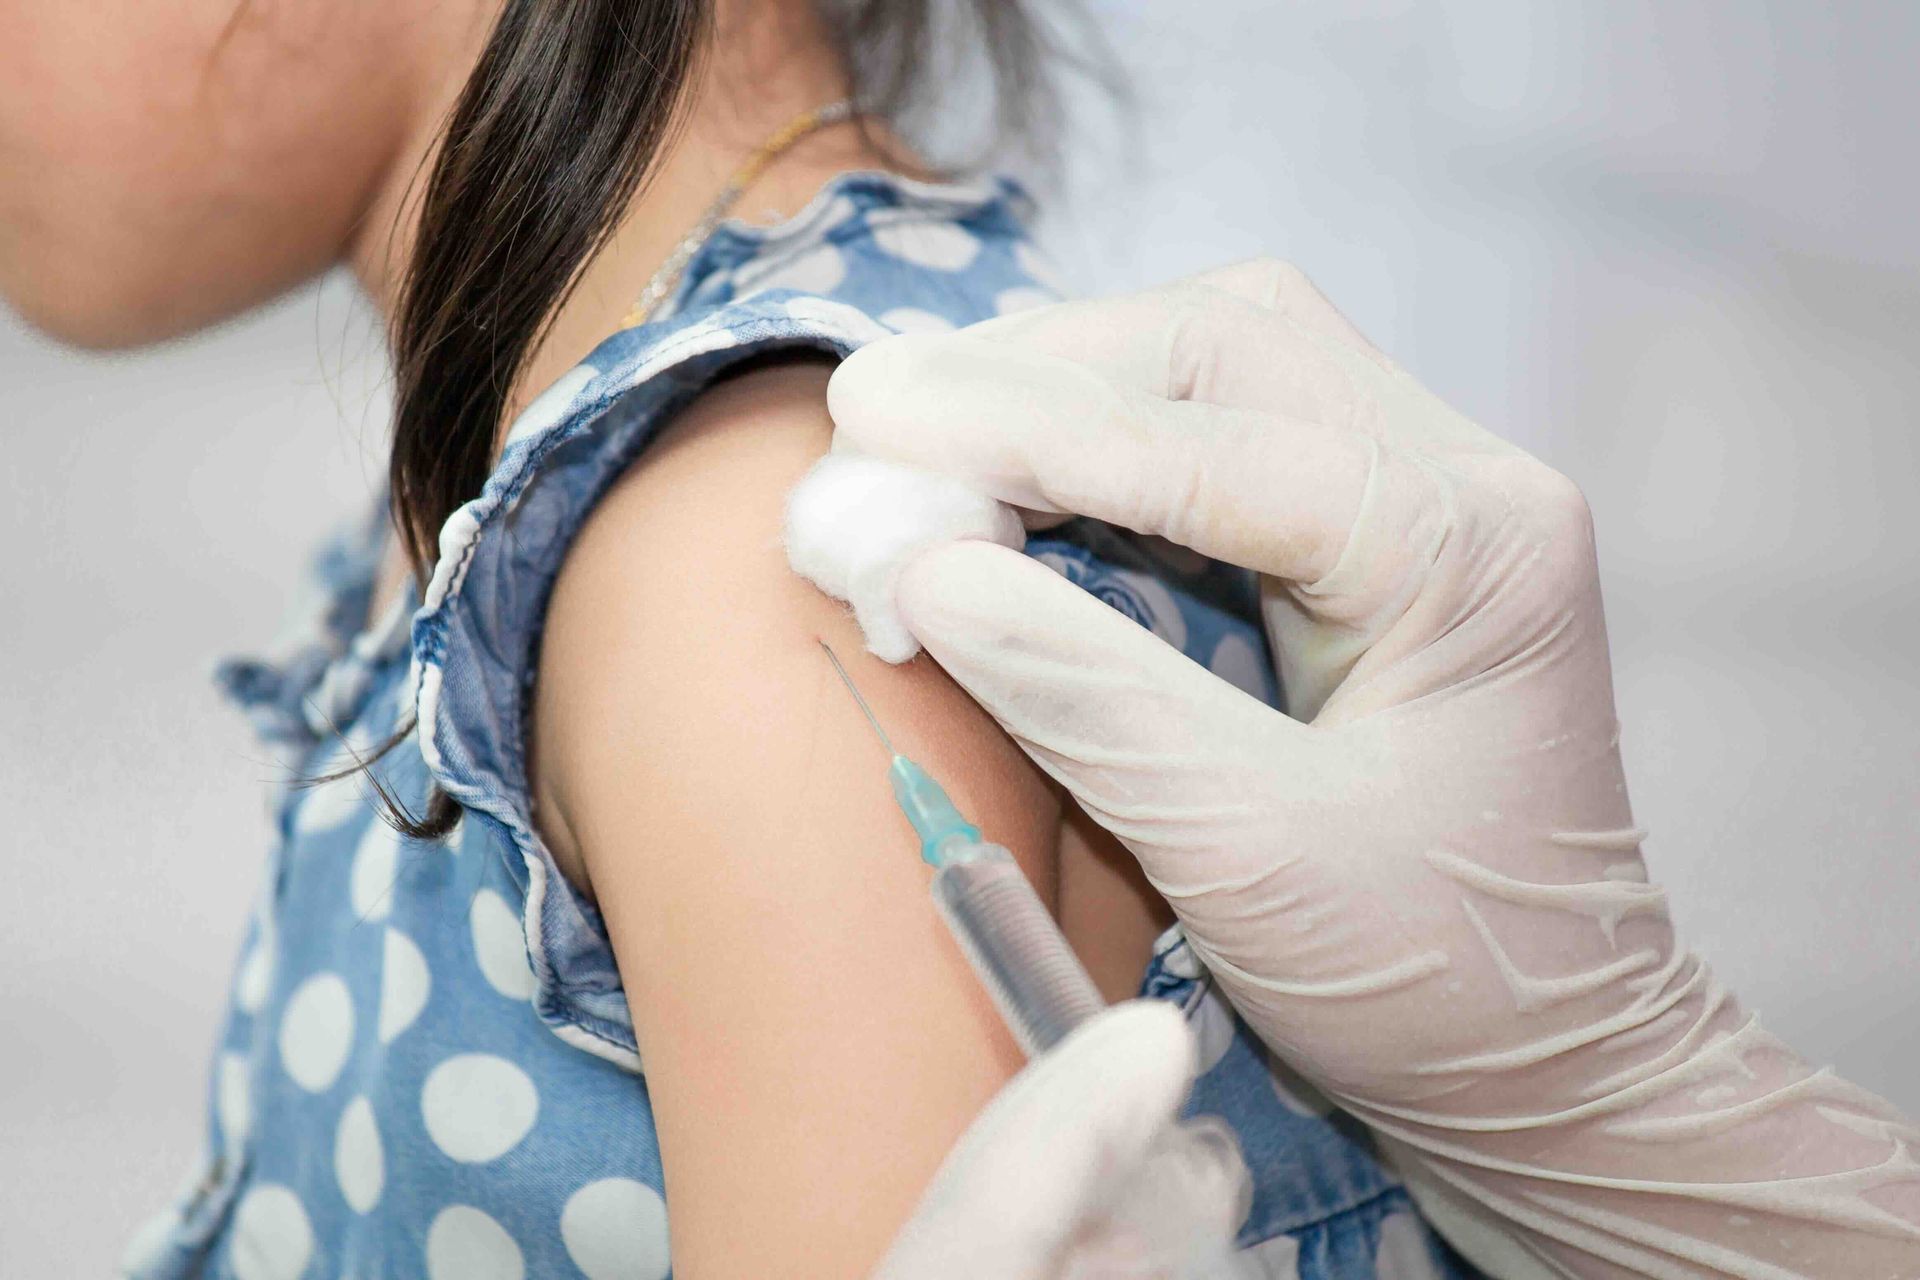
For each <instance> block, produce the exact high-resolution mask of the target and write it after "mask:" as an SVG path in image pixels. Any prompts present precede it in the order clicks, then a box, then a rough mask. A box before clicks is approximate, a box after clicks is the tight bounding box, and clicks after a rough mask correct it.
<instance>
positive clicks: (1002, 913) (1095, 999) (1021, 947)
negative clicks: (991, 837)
mask: <svg viewBox="0 0 1920 1280" xmlns="http://www.w3.org/2000/svg"><path fill="white" fill-rule="evenodd" d="M933 901H934V903H935V905H936V906H938V907H939V909H940V914H941V916H942V917H943V918H945V920H946V922H947V927H948V928H949V929H951V930H952V931H953V936H954V937H955V938H956V939H958V940H959V943H960V947H961V950H963V951H965V952H966V955H967V960H968V962H969V963H971V964H972V965H973V968H974V972H975V973H977V974H978V975H979V976H980V981H981V983H982V984H983V985H984V986H985V987H986V988H987V991H988V992H989V993H991V994H992V996H993V999H994V1003H995V1004H997V1005H999V1007H1000V1014H1001V1016H1002V1017H1004V1018H1005V1019H1006V1021H1007V1026H1008V1027H1009V1028H1011V1029H1012V1031H1013V1035H1014V1038H1015V1039H1016V1040H1018V1041H1019V1042H1020V1047H1021V1048H1022V1049H1025V1050H1026V1052H1027V1054H1028V1056H1029V1057H1031V1056H1033V1055H1035V1054H1039V1053H1043V1052H1045V1051H1046V1050H1048V1049H1050V1048H1052V1047H1053V1046H1054V1045H1055V1044H1057V1043H1059V1042H1060V1041H1061V1040H1062V1039H1064V1038H1065V1037H1066V1035H1067V1033H1068V1032H1069V1031H1072V1030H1073V1029H1074V1028H1075V1027H1077V1026H1079V1025H1080V1024H1081V1023H1082V1022H1085V1021H1086V1020H1087V1019H1088V1018H1091V1017H1092V1016H1093V1015H1094V1014H1096V1013H1098V1012H1100V1010H1101V1009H1103V1008H1105V1007H1106V1001H1104V1000H1102V999H1101V998H1100V992H1099V989H1098V988H1096V987H1095V986H1094V985H1093V979H1092V978H1090V977H1088V976H1087V970H1086V966H1084V965H1082V964H1081V963H1080V957H1079V956H1077V955H1075V954H1074V953H1073V948H1072V947H1070V946H1068V945H1067V940H1066V938H1065V937H1064V936H1063V935H1062V934H1061V932H1060V926H1058V925H1057V924H1055V923H1054V922H1053V917H1052V916H1051V915H1049V914H1047V908H1046V905H1045V904H1044V903H1042V902H1041V901H1040V897H1039V895H1038V894H1036V893H1034V891H1033V886H1032V885H1031V884H1030V883H1028V881H1027V878H1026V876H1025V875H1023V874H1021V871H1020V867H1019V864H1018V863H1016V862H1015V861H1014V860H1013V855H1012V854H1010V853H1008V852H1007V851H1006V850H1005V849H1003V848H1001V847H1000V846H999V845H996V844H970V845H967V846H965V847H964V848H962V849H960V850H957V851H954V852H952V853H950V854H949V860H948V861H947V862H946V864H945V865H944V866H942V867H941V868H940V869H939V870H938V871H937V872H935V873H934V877H933Z"/></svg>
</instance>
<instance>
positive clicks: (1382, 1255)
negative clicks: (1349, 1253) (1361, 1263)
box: [1373, 1213, 1440, 1280]
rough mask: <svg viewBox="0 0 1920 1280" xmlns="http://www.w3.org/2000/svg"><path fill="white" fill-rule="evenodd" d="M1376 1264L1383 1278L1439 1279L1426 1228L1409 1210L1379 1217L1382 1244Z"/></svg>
mask: <svg viewBox="0 0 1920 1280" xmlns="http://www.w3.org/2000/svg"><path fill="white" fill-rule="evenodd" d="M1373 1264H1374V1268H1375V1274H1376V1275H1378V1276H1379V1278H1380V1280H1440V1272H1439V1271H1438V1270H1436V1269H1435V1267H1434V1265H1433V1253H1432V1251H1431V1250H1429V1249H1428V1248H1427V1232H1426V1228H1424V1227H1422V1226H1421V1225H1420V1219H1418V1218H1416V1217H1414V1216H1413V1215H1412V1214H1410V1213H1390V1214H1388V1215H1387V1216H1386V1217H1385V1218H1383V1219H1381V1220H1380V1247H1379V1249H1377V1250H1376V1251H1375V1252H1374V1256H1373Z"/></svg>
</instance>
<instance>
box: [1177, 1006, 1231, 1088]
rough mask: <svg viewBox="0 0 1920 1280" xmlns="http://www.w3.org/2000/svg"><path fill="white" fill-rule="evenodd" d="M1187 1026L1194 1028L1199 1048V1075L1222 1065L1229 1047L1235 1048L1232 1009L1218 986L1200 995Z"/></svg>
mask: <svg viewBox="0 0 1920 1280" xmlns="http://www.w3.org/2000/svg"><path fill="white" fill-rule="evenodd" d="M1188 1025H1189V1026H1191V1027H1192V1028H1193V1038H1194V1041H1195V1047H1196V1049H1197V1050H1198V1055H1197V1061H1198V1069H1197V1071H1196V1074H1198V1075H1205V1074H1206V1073H1207V1072H1209V1071H1211V1070H1213V1069H1214V1068H1215V1067H1217V1066H1219V1065H1220V1060H1221V1059H1222V1058H1224V1057H1226V1056H1227V1050H1229V1049H1231V1048H1233V1033H1234V1021H1233V1009H1232V1007H1231V1006H1230V1005H1228V1004H1227V998H1226V997H1225V996H1223V995H1221V994H1220V991H1219V989H1218V988H1215V987H1209V988H1208V989H1207V993H1206V994H1205V995H1204V996H1202V997H1201V998H1200V1003H1199V1005H1198V1006H1197V1007H1196V1008H1195V1009H1194V1011H1193V1016H1192V1018H1191V1019H1190V1020H1189V1022H1188Z"/></svg>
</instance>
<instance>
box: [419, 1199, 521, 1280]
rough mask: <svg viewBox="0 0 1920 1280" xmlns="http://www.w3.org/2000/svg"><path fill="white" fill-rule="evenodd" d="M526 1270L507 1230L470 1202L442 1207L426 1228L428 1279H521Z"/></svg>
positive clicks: (518, 1249)
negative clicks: (468, 1203)
mask: <svg viewBox="0 0 1920 1280" xmlns="http://www.w3.org/2000/svg"><path fill="white" fill-rule="evenodd" d="M526 1273H527V1264H526V1262H525V1261H524V1260H523V1259H522V1258H521V1256H520V1246H519V1245H517V1244H515V1243H514V1242H513V1237H512V1236H510V1235H508V1234H507V1229H506V1228H505V1227H503V1226H501V1225H500V1224H499V1223H497V1222H495V1221H494V1220H493V1219H492V1218H489V1217H488V1216H487V1215H486V1214H484V1213H482V1212H480V1211H479V1210H478V1209H475V1208H473V1207H472V1206H470V1205H464V1204H456V1205H450V1206H448V1207H447V1208H445V1209H442V1210H441V1211H440V1212H439V1214H438V1215H437V1216H436V1217H435V1218H434V1220H433V1225H432V1226H431V1227H428V1228H427V1276H428V1280H520V1278H521V1277H522V1276H524V1275H526Z"/></svg>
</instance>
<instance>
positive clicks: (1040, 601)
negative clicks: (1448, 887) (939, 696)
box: [897, 542, 1313, 881]
mask: <svg viewBox="0 0 1920 1280" xmlns="http://www.w3.org/2000/svg"><path fill="white" fill-rule="evenodd" d="M897 599H898V604H899V609H900V615H901V618H902V620H903V621H904V622H905V623H906V625H907V627H908V629H909V630H911V631H912V632H913V633H914V635H915V636H916V637H917V638H918V639H919V640H920V642H921V643H922V644H923V645H924V646H925V647H926V649H927V651H928V652H929V653H931V654H932V655H933V656H934V658H935V659H936V660H938V661H939V663H940V665H941V666H942V667H943V668H944V669H945V670H946V672H947V674H948V675H950V676H952V677H953V679H955V680H956V681H958V682H959V683H960V685H961V686H962V687H963V688H965V689H966V690H967V692H968V693H969V694H971V695H972V696H973V698H974V699H975V700H976V701H978V702H979V703H980V704H981V706H983V707H984V708H985V709H986V710H987V712H988V713H989V714H991V715H992V716H993V717H994V718H995V719H996V720H997V721H999V722H1000V724H1001V726H1002V727H1003V728H1004V729H1006V731H1007V732H1008V733H1009V734H1010V735H1011V736H1012V737H1013V738H1014V740H1015V741H1016V742H1018V743H1019V744H1020V746H1021V747H1022V748H1023V749H1024V750H1025V751H1026V752H1027V754H1028V755H1029V756H1031V757H1032V758H1033V759H1034V761H1035V762H1036V763H1037V764H1039V765H1040V767H1041V768H1042V769H1044V770H1045V771H1046V772H1047V773H1048V774H1049V775H1051V776H1052V777H1053V778H1054V779H1055V780H1056V781H1058V782H1059V783H1061V784H1062V785H1063V786H1065V787H1066V788H1067V790H1069V791H1070V792H1072V793H1073V795H1074V797H1075V798H1076V799H1077V800H1078V801H1079V802H1080V804H1081V806H1082V807H1083V808H1085V809H1086V810H1087V812H1088V814H1089V816H1091V817H1092V818H1093V819H1094V820H1095V821H1097V822H1099V823H1100V824H1101V825H1102V826H1104V827H1106V828H1107V829H1108V830H1110V831H1112V832H1113V833H1114V834H1115V835H1116V836H1118V837H1120V839H1121V840H1123V841H1125V842H1126V843H1127V845H1128V846H1129V847H1130V848H1132V849H1133V851H1134V854H1135V856H1137V857H1139V858H1140V860H1141V863H1142V865H1143V866H1144V867H1145V869H1146V871H1147V874H1148V876H1149V877H1150V878H1153V879H1155V880H1156V881H1157V880H1159V879H1162V878H1168V879H1173V880H1180V879H1184V878H1185V871H1186V868H1184V867H1180V866H1172V865H1167V864H1168V862H1169V860H1170V859H1171V858H1173V857H1177V856H1179V855H1178V853H1177V852H1175V851H1172V850H1168V849H1164V848H1161V840H1162V838H1163V837H1164V836H1165V835H1166V831H1167V827H1166V824H1167V821H1168V818H1169V816H1170V815H1169V814H1167V813H1166V812H1165V811H1164V810H1161V809H1151V808H1148V807H1143V806H1142V804H1141V803H1140V801H1141V797H1144V796H1149V795H1156V794H1165V793H1167V792H1169V791H1173V790H1176V789H1177V790H1178V791H1179V792H1180V794H1181V795H1182V803H1183V805H1184V806H1185V807H1186V810H1187V811H1186V812H1185V813H1184V814H1183V816H1184V817H1186V818H1189V819H1195V818H1198V817H1199V816H1201V815H1202V813H1203V812H1204V811H1205V810H1207V809H1209V808H1211V809H1213V810H1215V811H1216V812H1218V813H1222V814H1225V813H1232V812H1237V811H1240V810H1243V809H1245V808H1246V807H1247V804H1248V799H1249V796H1250V795H1251V794H1252V793H1253V791H1254V789H1256V788H1258V787H1259V786H1261V785H1262V784H1261V783H1260V782H1259V780H1258V779H1256V778H1251V777H1249V776H1248V772H1247V767H1246V766H1245V765H1244V764H1243V763H1242V762H1243V761H1247V760H1257V761H1261V762H1263V768H1264V771H1265V772H1266V773H1269V774H1271V773H1274V772H1284V771H1283V770H1277V769H1276V765H1275V761H1276V760H1284V759H1288V758H1291V757H1298V756H1302V755H1306V754H1309V753H1308V752H1307V751H1306V747H1307V736H1308V735H1310V734H1311V733H1312V732H1313V731H1312V730H1311V729H1309V728H1307V727H1306V726H1304V725H1301V724H1297V723H1295V722H1293V721H1290V720H1288V719H1287V718H1286V717H1284V716H1279V715H1275V714H1273V712H1272V710H1271V709H1270V708H1268V707H1267V705H1266V704H1265V703H1263V702H1261V701H1260V700H1259V699H1257V698H1255V697H1253V696H1252V695H1250V694H1247V693H1244V692H1242V691H1241V690H1240V689H1238V688H1236V687H1235V686H1233V685H1231V684H1229V683H1227V682H1226V681H1225V680H1222V679H1220V678H1219V677H1218V676H1215V675H1214V674H1213V673H1212V672H1210V671H1208V670H1207V669H1206V668H1204V667H1202V666H1200V665H1199V664H1198V663H1196V662H1194V661H1193V660H1192V659H1190V658H1188V657H1187V656H1186V655H1185V654H1183V653H1181V652H1179V651H1178V650H1176V649H1174V648H1172V647H1171V646H1169V645H1167V644H1166V643H1164V642H1163V641H1161V640H1160V639H1159V638H1158V637H1157V636H1155V635H1154V634H1153V633H1152V632H1150V631H1148V630H1147V629H1146V628H1144V627H1142V626H1140V625H1139V624H1138V623H1136V622H1134V621H1133V620H1132V619H1130V618H1128V617H1127V616H1126V615H1125V614H1122V613H1120V612H1119V611H1118V610H1116V609H1113V608H1111V607H1110V606H1108V605H1106V604H1104V603H1103V602H1101V601H1100V600H1098V599H1096V598H1095V597H1094V596H1093V595H1091V594H1089V593H1088V592H1086V591H1084V590H1082V589H1081V588H1079V587H1077V586H1075V585H1074V584H1073V583H1071V582H1068V581H1067V580H1066V579H1064V578H1062V577H1061V576H1060V575H1058V574H1056V573H1054V572H1053V571H1052V570H1050V569H1048V568H1047V567H1046V566H1045V565H1042V564H1039V563H1037V562H1035V561H1033V560H1031V559H1029V558H1027V557H1026V556H1023V555H1021V554H1019V553H1018V552H1013V551H1009V550H1007V549H1006V548H1004V547H997V546H991V545H988V544H984V543H973V542H966V543H950V544H946V545H943V546H939V547H935V548H933V549H931V550H928V551H926V552H923V553H922V554H920V555H919V556H917V557H915V558H914V559H913V560H911V561H910V562H908V564H907V566H906V567H905V568H904V569H903V570H902V571H901V573H900V577H899V581H898V585H897ZM1174 775H1178V776H1179V777H1180V779H1181V783H1180V786H1179V787H1178V788H1175V787H1173V786H1172V785H1171V784H1170V782H1169V778H1170V777H1171V776H1174Z"/></svg>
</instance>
